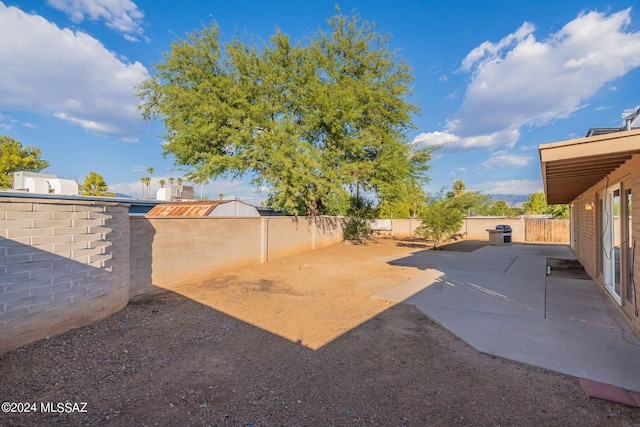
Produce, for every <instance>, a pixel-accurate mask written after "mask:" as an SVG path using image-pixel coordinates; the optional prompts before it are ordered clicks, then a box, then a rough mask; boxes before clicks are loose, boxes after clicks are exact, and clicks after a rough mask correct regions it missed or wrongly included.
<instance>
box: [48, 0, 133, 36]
mask: <svg viewBox="0 0 640 427" xmlns="http://www.w3.org/2000/svg"><path fill="white" fill-rule="evenodd" d="M47 3H48V4H49V5H50V6H52V7H54V8H56V9H58V10H61V11H63V12H64V13H66V14H67V16H69V18H70V19H71V20H72V21H73V22H75V23H80V22H82V21H83V20H84V19H85V18H87V19H89V20H91V21H99V20H103V21H105V23H106V26H107V27H109V28H111V29H112V30H115V31H118V32H120V33H122V34H123V37H124V38H125V39H127V40H129V41H138V40H139V39H138V37H141V36H142V35H143V29H142V19H143V18H144V13H143V12H142V11H141V10H140V9H138V6H136V4H135V3H133V2H132V1H130V0H47Z"/></svg>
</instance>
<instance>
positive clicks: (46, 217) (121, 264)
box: [0, 197, 129, 351]
mask: <svg viewBox="0 0 640 427" xmlns="http://www.w3.org/2000/svg"><path fill="white" fill-rule="evenodd" d="M128 216H129V209H128V206H126V205H119V204H117V203H94V202H81V201H77V202H76V201H74V202H68V201H64V200H52V199H31V198H8V197H0V351H5V350H8V349H11V348H16V347H19V346H22V345H24V344H27V343H29V342H32V341H35V340H38V339H41V338H45V337H48V336H51V335H54V334H58V333H62V332H65V331H68V330H70V329H72V328H75V327H78V326H82V325H86V324H88V323H91V322H93V321H95V320H99V319H103V318H105V317H107V316H109V315H111V314H112V313H114V312H116V311H118V310H120V309H122V308H123V307H124V306H125V305H126V304H127V302H128V301H129V218H128Z"/></svg>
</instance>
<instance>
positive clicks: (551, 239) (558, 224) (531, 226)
mask: <svg viewBox="0 0 640 427" xmlns="http://www.w3.org/2000/svg"><path fill="white" fill-rule="evenodd" d="M569 227H570V226H569V220H568V219H540V218H535V219H534V218H526V219H525V224H524V230H525V237H524V240H525V242H538V243H568V242H569V236H570V230H569Z"/></svg>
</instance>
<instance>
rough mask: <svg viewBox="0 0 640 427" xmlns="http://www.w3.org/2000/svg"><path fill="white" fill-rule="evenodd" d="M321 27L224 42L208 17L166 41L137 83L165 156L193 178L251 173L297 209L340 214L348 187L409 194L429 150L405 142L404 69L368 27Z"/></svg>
mask: <svg viewBox="0 0 640 427" xmlns="http://www.w3.org/2000/svg"><path fill="white" fill-rule="evenodd" d="M328 23H329V31H327V32H325V31H322V30H319V31H318V32H317V33H316V34H314V35H313V36H312V37H310V38H308V39H306V40H305V41H304V42H298V43H293V42H291V40H290V39H289V36H287V35H286V34H283V33H281V32H280V31H276V33H275V34H274V35H273V36H272V37H271V38H270V39H269V41H268V43H266V44H265V45H263V46H260V47H259V46H257V45H255V44H252V43H246V42H245V41H244V39H242V38H240V37H236V38H234V39H233V41H232V42H231V43H229V44H227V45H225V46H223V45H222V44H221V42H220V34H219V28H218V27H217V25H215V24H214V25H211V26H209V27H206V28H204V29H203V30H201V31H196V32H194V33H191V34H189V35H187V37H186V39H180V40H176V41H175V42H174V43H173V44H172V46H171V51H170V52H168V53H166V54H165V57H164V60H163V61H161V62H160V63H158V64H156V65H155V75H154V76H153V77H151V78H149V79H148V80H146V81H145V82H143V84H142V85H141V86H140V88H139V96H140V97H141V98H142V100H143V102H142V104H141V109H142V112H143V117H144V118H145V119H154V118H159V119H162V120H163V121H164V124H165V128H166V133H165V135H163V139H164V140H165V141H166V143H165V144H164V145H163V148H164V150H165V155H172V156H174V158H175V161H176V163H177V165H179V166H181V167H183V168H186V169H187V170H188V174H187V178H189V179H190V180H193V181H196V182H197V181H206V180H207V179H216V178H220V177H222V178H239V177H242V176H250V177H251V178H252V179H253V183H254V184H255V185H256V186H265V187H268V188H270V193H269V196H268V197H269V204H270V205H271V206H272V207H274V208H276V209H281V210H284V211H285V212H287V213H290V214H295V215H298V214H311V215H315V214H322V213H340V212H335V211H334V210H335V209H340V210H344V209H345V203H344V201H345V200H349V196H348V194H349V193H351V194H352V195H353V196H355V197H356V198H357V197H359V196H360V195H361V193H363V192H374V193H375V194H376V195H377V196H378V199H379V200H380V202H381V204H383V205H384V204H387V205H388V206H394V205H397V204H399V203H406V202H407V200H410V199H411V197H413V198H415V194H414V193H415V192H416V191H418V190H420V191H421V185H420V183H421V182H423V181H424V180H425V179H426V171H427V169H428V166H427V161H428V160H430V158H431V155H430V153H431V152H430V151H429V150H428V149H419V148H415V147H412V146H410V145H409V144H407V143H406V142H405V141H406V139H405V138H406V135H405V133H406V131H407V130H408V129H410V128H412V126H413V125H412V121H411V117H412V115H413V114H414V113H417V112H418V107H417V106H415V105H413V104H411V103H409V102H407V100H406V97H407V96H408V94H409V91H410V85H411V83H412V82H413V77H412V75H411V71H410V69H409V67H408V65H407V64H406V63H405V62H403V61H401V60H400V59H399V58H398V56H397V53H396V52H395V51H392V50H390V49H389V47H388V43H389V37H390V36H389V35H388V34H383V33H378V32H376V31H375V26H374V24H371V23H369V22H367V21H363V20H361V19H360V18H358V17H357V16H356V17H350V18H349V17H345V16H343V15H337V16H334V17H332V18H331V19H329V21H328ZM332 211H333V212H332ZM342 213H344V212H342Z"/></svg>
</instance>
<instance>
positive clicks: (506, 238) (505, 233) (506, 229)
mask: <svg viewBox="0 0 640 427" xmlns="http://www.w3.org/2000/svg"><path fill="white" fill-rule="evenodd" d="M496 230H502V238H503V243H511V226H510V225H496Z"/></svg>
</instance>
